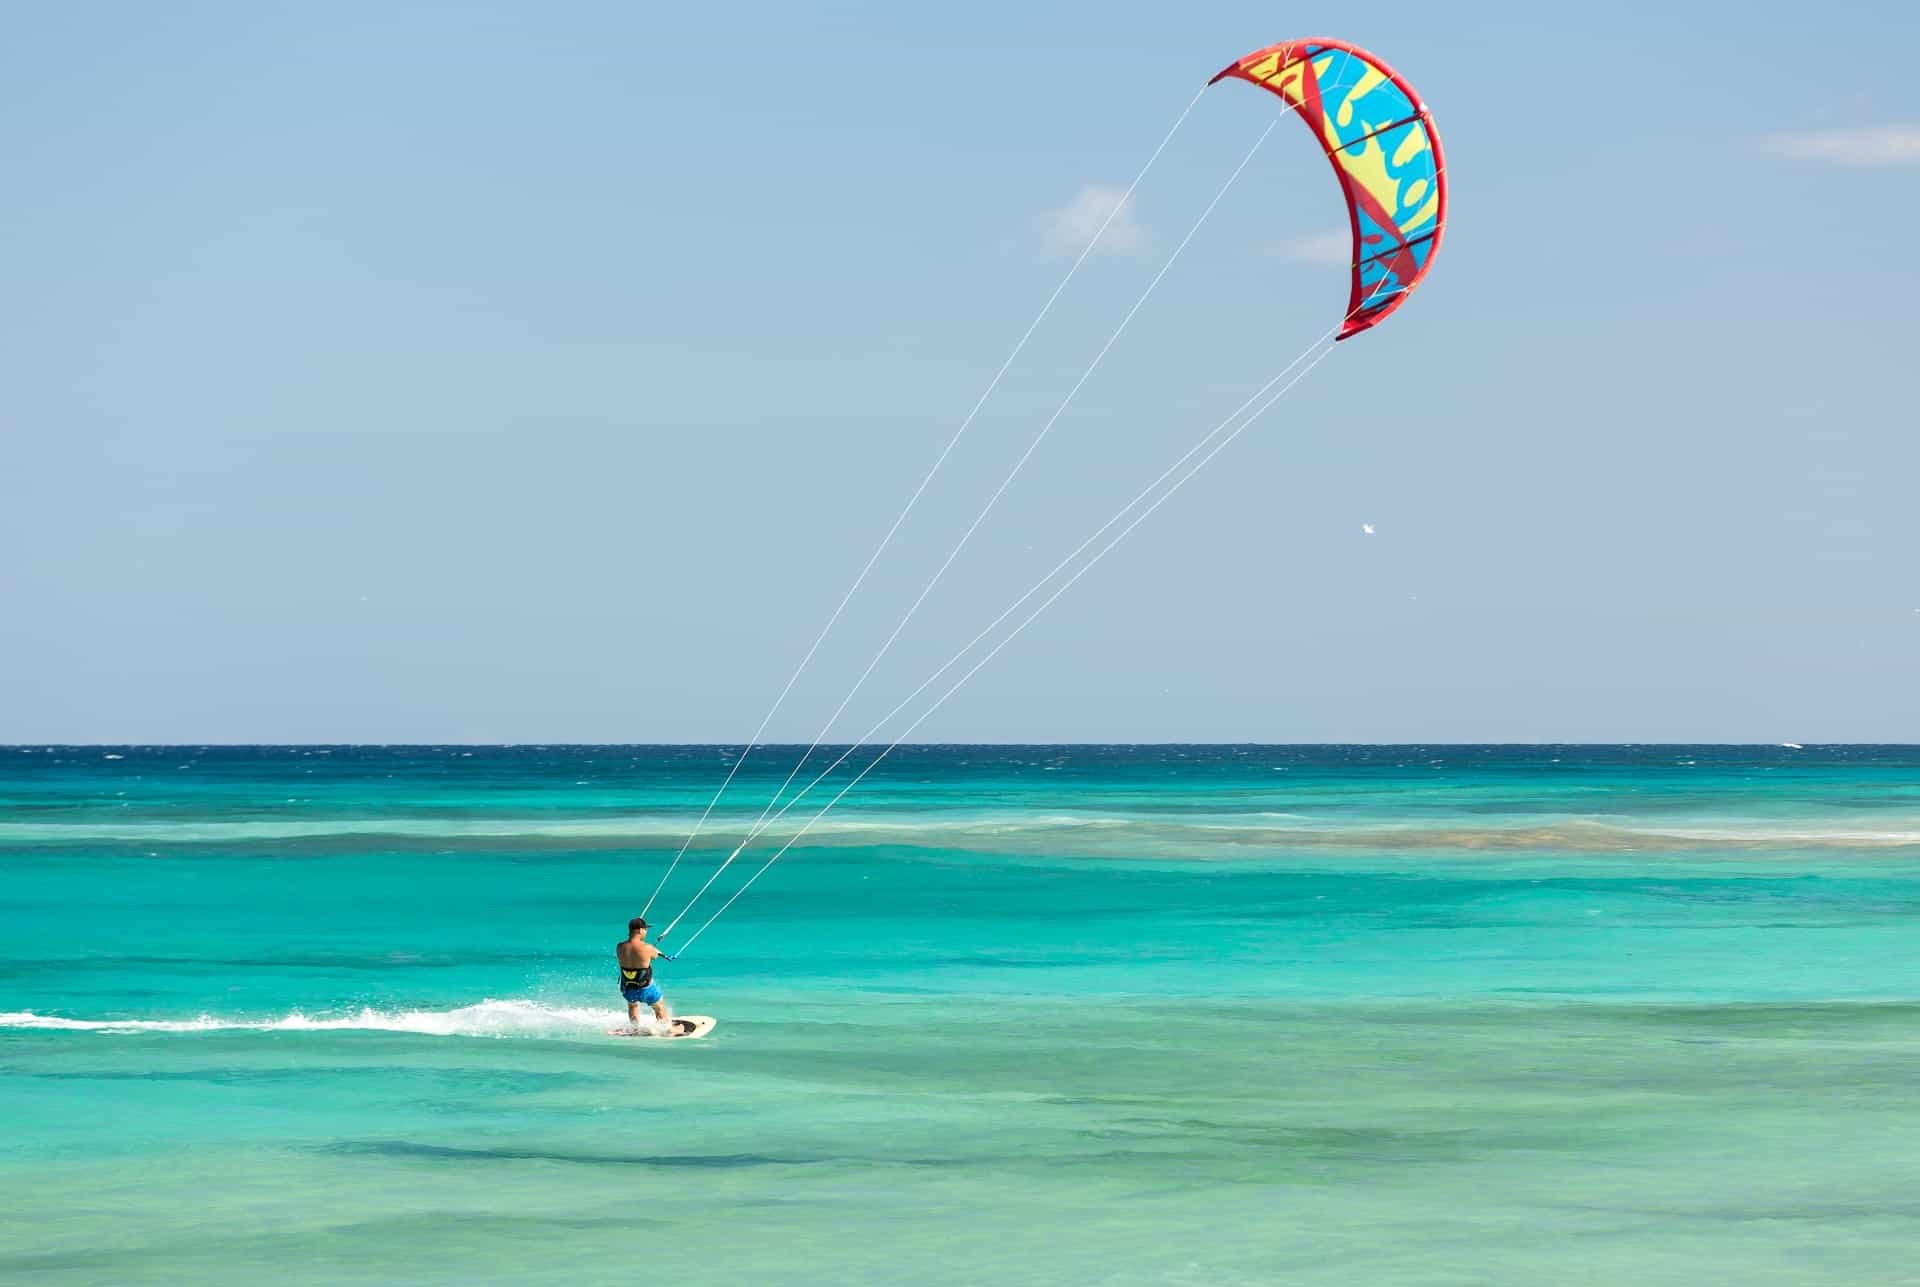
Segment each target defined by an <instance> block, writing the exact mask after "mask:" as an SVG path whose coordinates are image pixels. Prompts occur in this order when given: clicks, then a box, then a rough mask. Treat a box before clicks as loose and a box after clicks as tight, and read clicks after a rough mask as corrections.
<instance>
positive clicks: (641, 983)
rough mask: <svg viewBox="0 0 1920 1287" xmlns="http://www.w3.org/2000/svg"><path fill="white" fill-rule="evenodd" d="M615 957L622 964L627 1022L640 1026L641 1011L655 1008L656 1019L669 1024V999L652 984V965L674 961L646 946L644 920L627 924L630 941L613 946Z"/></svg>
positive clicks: (638, 919)
mask: <svg viewBox="0 0 1920 1287" xmlns="http://www.w3.org/2000/svg"><path fill="white" fill-rule="evenodd" d="M613 954H614V956H615V958H616V959H618V960H619V962H620V996H621V997H622V998H623V999H624V1000H625V1001H626V1003H627V1019H628V1021H629V1022H631V1023H633V1024H634V1025H635V1026H636V1027H637V1026H639V1023H640V1007H641V1006H642V1005H647V1006H651V1007H653V1015H654V1017H655V1018H656V1019H658V1020H660V1022H661V1023H666V1022H668V1020H669V1017H670V1016H669V1015H668V1014H667V1002H666V998H665V996H664V995H663V994H662V993H661V991H660V985H659V984H657V983H655V982H654V981H653V963H654V962H655V961H658V960H666V961H671V960H672V959H673V958H672V957H671V956H668V955H667V954H666V953H665V952H662V951H661V950H660V949H659V948H657V947H655V946H654V945H653V944H651V943H649V942H647V921H646V918H645V917H643V916H636V917H634V918H633V919H632V920H630V921H628V922H627V937H626V939H625V941H623V942H620V943H617V944H615V945H614V949H613Z"/></svg>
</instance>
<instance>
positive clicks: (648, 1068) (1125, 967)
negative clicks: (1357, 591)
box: [0, 746, 1920, 1287]
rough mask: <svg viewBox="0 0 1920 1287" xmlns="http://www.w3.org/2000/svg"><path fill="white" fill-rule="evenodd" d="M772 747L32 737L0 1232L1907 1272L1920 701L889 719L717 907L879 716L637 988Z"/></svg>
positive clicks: (2, 997)
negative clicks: (1815, 720) (1485, 721)
mask: <svg viewBox="0 0 1920 1287" xmlns="http://www.w3.org/2000/svg"><path fill="white" fill-rule="evenodd" d="M839 749H840V748H835V749H834V751H833V752H832V754H836V755H837V754H838V751H839ZM737 753H738V748H731V749H730V748H724V747H712V746H697V747H696V746H687V747H616V746H607V747H578V746H551V747H478V746H445V747H392V748H382V747H346V746H333V747H314V746H305V747H134V746H127V747H8V748H0V1280H4V1281H9V1282H21V1283H29V1282H30V1283H35V1284H80V1283H85V1284H94V1283H101V1282H108V1281H118V1282H137V1283H143V1284H144V1283H191V1284H226V1283H257V1282H260V1281H273V1282H276V1283H368V1284H372V1283H380V1284H390V1283H420V1284H429V1283H448V1284H452V1283H461V1284H468V1283H568V1284H594V1283H615V1282H621V1283H625V1282H632V1281H637V1280H654V1279H658V1280H662V1281H666V1282H671V1283H675V1284H683V1283H684V1284H706V1283H716V1284H718V1283H728V1284H732V1283H758V1282H767V1283H796V1284H811V1283H822V1284H825V1283H832V1284H845V1283H892V1282H911V1283H914V1284H916V1285H917V1287H929V1285H932V1284H947V1283H955V1284H958V1283H969V1284H970V1283H984V1282H993V1283H997V1284H1021V1283H1063V1284H1081V1283H1089V1284H1091V1283H1098V1284H1162V1283H1176V1284H1177V1283H1191V1284H1208V1285H1210V1287H1211V1285H1217V1284H1235V1283H1280V1282H1285V1283H1329V1284H1331V1283H1340V1284H1351V1283H1367V1284H1383V1283H1384V1284H1393V1283H1489V1282H1493V1283H1542V1282H1554V1283H1629V1282H1631V1283H1664V1282H1674V1283H1683V1282H1684V1283H1688V1284H1695V1283H1698V1282H1700V1281H1703V1280H1705V1281H1727V1282H1740V1283H1796V1284H1798V1283H1847V1284H1862V1283H1874V1284H1878V1283H1914V1282H1920V1268H1916V1265H1920V1257H1916V1255H1915V1250H1914V1249H1915V1248H1916V1247H1920V748H1915V747H1869V746H1807V747H1803V748H1802V747H1785V746H1782V747H1719V746H1605V747H1593V746H1584V747H1583V746H1526V747H1472V746H1430V747H1419V746H1393V747H1387V746H1376V747H1340V746H1322V747H1264V746H1143V747H1126V746H1112V747H1085V746H1025V747H1010V746H998V747H978V746H924V747H903V748H901V749H900V751H898V752H897V753H896V754H895V755H894V756H893V757H891V758H889V759H888V760H887V761H886V762H885V763H884V764H883V765H882V766H881V767H880V768H879V769H877V770H876V771H875V772H874V773H873V775H872V776H871V777H869V778H868V779H867V780H866V781H864V782H862V783H861V784H860V785H859V786H858V787H857V788H855V789H854V791H853V792H852V793H851V794H849V795H848V796H847V798H846V800H845V801H844V802H843V803H842V804H841V805H840V806H839V807H838V808H836V809H835V810H833V812H832V813H830V814H828V815H827V816H826V817H825V818H824V819H823V820H821V821H820V822H819V823H818V824H817V825H815V826H814V827H813V828H812V829H811V830H810V831H808V832H807V833H806V834H805V835H803V836H801V837H800V839H799V840H798V842H797V843H795V845H794V846H793V848H792V849H790V850H789V851H788V852H787V853H786V854H785V855H784V856H783V857H781V858H780V860H779V861H778V862H777V863H775V864H774V865H773V866H771V867H769V868H766V870H765V873H764V875H762V876H760V877H759V879H758V881H757V883H755V884H754V885H753V886H752V888H751V889H749V890H748V891H747V892H746V893H745V894H744V895H743V896H742V897H741V898H740V899H739V900H738V901H737V902H735V903H733V904H732V905H731V906H730V907H727V908H726V910H725V912H724V914H722V915H720V916H719V917H718V919H716V920H712V921H711V922H710V923H708V922H707V917H708V915H709V914H710V913H712V912H713V911H714V910H716V909H717V908H719V907H720V905H721V904H722V903H724V902H725V900H726V898H727V897H728V896H730V895H731V894H732V893H733V892H734V891H735V890H736V889H738V888H739V886H740V884H741V882H742V881H744V880H745V879H746V878H747V877H748V876H749V875H751V874H752V873H753V871H755V870H756V869H758V868H759V867H760V865H761V864H762V863H763V862H764V861H765V859H766V858H767V857H768V856H769V855H770V854H771V853H772V852H773V851H774V850H775V849H776V848H777V847H778V844H779V843H780V842H783V841H784V840H786V839H788V838H790V837H792V836H793V835H794V834H795V832H796V831H798V830H799V827H798V825H797V824H799V823H800V822H801V821H802V820H804V819H805V818H806V817H808V816H809V808H808V806H809V804H811V803H812V802H813V801H816V800H819V799H821V798H823V797H824V796H826V795H827V794H828V793H829V792H831V791H832V790H835V789H837V786H838V785H839V784H841V783H844V782H845V781H846V780H847V778H848V776H849V775H848V770H849V769H851V768H853V767H854V766H858V765H860V764H863V763H864V759H865V755H864V753H863V754H859V755H856V756H855V757H854V758H853V759H851V760H850V761H849V764H848V765H847V766H846V767H844V768H842V769H841V770H840V771H839V772H838V773H837V774H836V775H835V778H834V779H832V780H830V781H829V782H827V783H826V784H823V786H821V787H820V788H817V789H816V791H815V793H814V794H813V795H811V796H809V797H808V798H807V799H806V800H803V801H802V802H801V804H800V805H798V806H797V807H795V809H794V810H793V811H792V812H791V813H788V814H787V815H786V816H785V817H783V818H781V819H779V821H777V822H775V823H774V824H773V826H772V827H771V828H770V829H768V830H767V831H766V832H765V834H764V835H762V836H761V837H759V838H758V839H756V840H754V841H753V843H751V844H750V845H748V846H747V848H746V849H745V850H744V851H743V852H742V853H741V854H740V856H739V858H738V860H737V861H735V862H734V863H733V864H732V865H731V866H730V867H728V868H727V869H726V870H724V871H721V872H720V874H719V876H718V878H717V879H716V880H715V881H714V883H713V886H712V888H711V890H710V891H709V892H708V894H707V895H706V896H705V897H704V898H703V899H701V900H700V902H699V904H698V905H697V906H695V907H694V909H693V910H692V911H691V912H690V913H689V914H688V915H687V916H686V917H685V919H684V920H682V922H681V924H680V925H679V926H677V927H676V928H675V930H674V932H673V933H672V934H670V935H669V936H668V938H667V941H666V943H665V946H666V948H667V949H668V950H669V951H673V950H675V948H676V946H677V945H679V944H686V943H688V942H689V941H691V946H690V947H685V948H683V952H684V954H683V955H681V956H680V958H679V959H677V960H675V961H673V962H671V963H666V964H663V965H661V967H660V969H659V977H660V981H661V983H662V985H663V986H664V988H665V990H666V993H667V997H668V1000H669V1002H670V1003H671V1004H672V1005H673V1006H674V1007H675V1009H676V1010H678V1011H680V1012H682V1013H689V1014H693V1013H698V1014H710V1015H713V1016H716V1017H717V1018H718V1020H719V1026H718V1027H717V1029H716V1030H715V1031H714V1033H713V1034H712V1035H711V1036H710V1037H708V1038H705V1039H702V1040H697V1041H672V1042H668V1041H647V1040H617V1039H612V1038H609V1037H607V1036H606V1035H605V1031H604V1030H605V1029H606V1028H608V1027H609V1026H611V1025H613V1024H614V1023H616V1022H618V1021H620V1020H622V1019H623V1018H624V1009H623V1006H622V1004H621V1002H620V1000H619V997H618V996H617V994H616V991H615V986H614V977H615V976H614V968H613V966H614V963H613V953H612V949H613V945H614V943H615V942H616V941H617V940H619V939H620V938H622V937H624V934H625V924H626V921H627V918H628V917H630V916H633V915H636V914H638V913H639V912H640V911H641V909H642V908H643V907H644V906H646V904H647V902H648V899H649V896H650V895H651V894H652V893H653V891H654V889H655V887H656V885H658V884H659V883H660V882H661V880H662V878H663V876H664V875H665V874H666V872H667V870H668V867H669V864H670V863H671V862H672V861H673V859H674V855H675V853H676V851H677V850H678V849H679V847H680V845H681V843H682V842H683V841H684V840H685V838H686V836H687V833H688V829H689V828H690V827H691V825H692V824H693V823H694V821H695V820H696V819H697V818H698V817H699V816H700V813H701V810H702V809H703V808H704V807H705V805H706V803H707V801H708V800H709V799H710V797H711V795H712V793H713V791H714V790H715V788H716V787H718V785H719V783H720V781H721V779H722V778H723V777H724V776H725V773H726V771H727V768H728V765H729V763H730V762H731V759H732V757H733V756H735V755H737ZM799 753H800V748H797V747H785V748H781V747H774V748H762V749H759V750H756V751H755V752H754V753H753V754H752V755H751V756H750V757H749V758H748V759H747V761H746V762H745V765H744V767H743V768H742V769H741V770H740V773H739V776H738V777H737V778H736V779H735V781H734V784H733V787H732V788H731V789H730V790H729V792H728V793H727V796H726V798H725V799H724V800H723V801H722V803H721V805H720V807H719V808H718V809H717V810H716V811H715V812H714V815H713V817H712V819H711V820H710V821H709V823H708V825H707V827H706V829H705V831H704V832H703V834H702V835H701V836H700V837H699V838H698V839H697V840H696V841H695V842H694V843H693V845H692V846H691V847H690V848H689V849H688V851H687V854H686V857H685V859H684V860H683V861H682V862H681V864H680V865H679V867H678V868H676V869H675V870H674V871H673V874H672V878H671V879H670V880H668V881H667V882H666V887H665V889H664V890H663V891H662V892H661V893H660V896H659V897H658V899H657V900H655V901H654V903H653V907H652V910H651V911H650V912H649V916H650V918H651V919H653V920H654V922H655V924H656V925H659V924H662V923H664V921H666V920H670V919H672V918H673V916H674V914H675V913H677V912H679V911H680V910H681V909H682V907H683V906H684V905H685V904H686V903H687V902H688V900H689V899H691V898H692V897H693V895H694V893H695V891H697V890H698V889H699V888H700V886H701V884H702V882H704V881H705V880H706V879H707V878H708V877H709V876H710V875H713V874H714V873H715V871H716V869H717V868H718V867H719V865H720V864H721V863H722V862H723V861H724V860H725V859H726V858H727V856H728V854H729V853H730V852H731V851H732V850H733V848H734V847H735V846H736V845H738V844H740V842H741V841H742V840H744V839H745V838H747V837H748V836H749V834H750V833H751V831H752V828H753V824H754V821H755V819H756V817H757V816H758V815H759V814H760V812H761V810H762V807H763V806H764V805H766V803H767V802H768V800H769V799H770V798H771V796H772V793H773V791H774V790H775V788H776V787H777V786H778V785H779V784H780V782H781V780H782V779H783V778H784V777H785V776H786V774H787V772H788V770H789V769H790V768H791V767H792V766H793V764H794V761H795V759H796V758H797V757H798V755H799ZM816 754H818V753H816ZM829 758H830V757H829ZM809 777H810V774H803V775H802V776H801V777H799V778H798V779H797V782H799V783H804V782H805V781H807V780H808V778H809ZM791 790H792V788H790V789H789V792H791ZM702 924H707V928H705V929H704V930H701V931H700V932H699V935H698V937H697V939H694V938H693V935H694V933H695V931H696V930H697V929H698V927H699V926H701V925H702Z"/></svg>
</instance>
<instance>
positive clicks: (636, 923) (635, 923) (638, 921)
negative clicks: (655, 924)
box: [627, 916, 647, 934]
mask: <svg viewBox="0 0 1920 1287" xmlns="http://www.w3.org/2000/svg"><path fill="white" fill-rule="evenodd" d="M646 927H647V918H646V917H644V916H636V917H634V918H633V919H632V920H630V921H628V922H627V933H629V934H631V933H633V932H634V931H635V930H643V929H645V928H646Z"/></svg>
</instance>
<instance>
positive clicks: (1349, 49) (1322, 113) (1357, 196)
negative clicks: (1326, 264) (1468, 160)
mask: <svg viewBox="0 0 1920 1287" xmlns="http://www.w3.org/2000/svg"><path fill="white" fill-rule="evenodd" d="M1229 77H1233V78H1236V79H1239V80H1244V81H1247V82H1249V83H1250V84H1254V85H1258V86H1259V87H1260V88H1262V89H1265V90H1269V91H1271V92H1272V93H1274V94H1277V95H1279V96H1280V98H1282V99H1283V100H1285V102H1286V103H1287V105H1288V107H1289V108H1290V109H1291V110H1294V111H1297V112H1299V113H1300V116H1301V119H1303V120H1305V121H1306V123H1307V126H1308V128H1310V129H1311V130H1312V131H1313V133H1314V137H1315V138H1316V139H1318V140H1320V143H1321V147H1322V150H1324V151H1325V152H1326V154H1327V159H1328V160H1329V161H1331V162H1332V163H1333V172H1334V174H1335V175H1336V176H1337V177H1338V178H1339V180H1340V190H1341V192H1342V193H1343V194H1344V195H1345V196H1346V199H1347V213H1348V216H1349V218H1350V219H1351V221H1352V225H1353V261H1352V270H1353V293H1352V295H1351V296H1350V298H1349V299H1348V302H1347V315H1346V318H1345V320H1344V321H1343V322H1342V324H1341V327H1340V333H1339V334H1338V335H1336V336H1335V337H1334V338H1335V339H1336V340H1344V339H1348V338H1349V337H1351V336H1354V335H1358V334H1359V333H1360V332H1362V331H1364V330H1366V329H1367V328H1368V327H1371V326H1375V325H1378V324H1379V323H1380V321H1381V320H1382V319H1383V318H1385V317H1386V316H1387V314H1389V313H1391V312H1393V311H1394V310H1395V309H1397V308H1399V307H1400V305H1402V304H1404V303H1406V302H1407V296H1409V295H1410V294H1412V293H1413V288H1414V287H1415V286H1418V285H1419V284H1420V280H1421V279H1422V278H1423V277H1425V276H1426V275H1427V269H1428V268H1430V267H1432V266H1433V256H1434V253H1435V252H1436V251H1438V250H1439V249H1440V234H1441V232H1442V231H1443V230H1444V229H1445V227H1446V221H1447V168H1446V162H1445V161H1444V160H1443V159H1442V157H1441V153H1440V136H1439V134H1437V133H1435V132H1434V128H1433V118H1432V116H1431V115H1430V114H1429V113H1428V111H1427V108H1426V104H1424V103H1422V102H1421V101H1420V96H1419V95H1418V94H1416V93H1415V92H1414V89H1413V86H1411V85H1409V84H1407V82H1406V81H1404V80H1402V79H1401V78H1400V76H1399V74H1398V73H1396V72H1395V71H1394V70H1393V69H1392V68H1391V67H1389V66H1387V65H1386V64H1385V63H1383V62H1381V61H1380V60H1379V59H1378V58H1375V57H1374V56H1373V55H1372V54H1370V53H1368V52H1367V51H1366V50H1364V49H1361V48H1359V47H1357V46H1355V45H1349V44H1344V43H1342V42H1341V41H1338V40H1289V41H1286V42H1285V43H1283V44H1278V45H1269V46H1268V47H1267V48H1265V49H1262V50H1259V51H1258V52H1256V53H1251V54H1248V55H1247V56H1246V57H1245V58H1242V59H1241V60H1240V61H1238V62H1236V63H1234V64H1233V65H1232V66H1231V67H1228V68H1227V69H1226V70H1225V71H1223V72H1221V73H1220V74H1219V75H1218V76H1215V77H1214V78H1213V80H1211V81H1209V82H1208V84H1216V83H1218V82H1220V81H1222V80H1226V79H1227V78H1229Z"/></svg>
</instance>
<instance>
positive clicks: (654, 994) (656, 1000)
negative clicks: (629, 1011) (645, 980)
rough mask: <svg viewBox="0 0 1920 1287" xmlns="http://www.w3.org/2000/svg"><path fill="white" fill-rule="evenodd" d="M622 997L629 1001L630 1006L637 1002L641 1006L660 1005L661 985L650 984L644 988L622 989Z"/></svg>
mask: <svg viewBox="0 0 1920 1287" xmlns="http://www.w3.org/2000/svg"><path fill="white" fill-rule="evenodd" d="M620 995H621V996H623V997H625V998H626V999H627V1002H628V1004H633V1003H636V1002H637V1003H638V1004H640V1005H659V1004H660V997H661V992H660V985H659V984H658V983H649V984H647V986H646V987H644V988H621V989H620Z"/></svg>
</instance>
